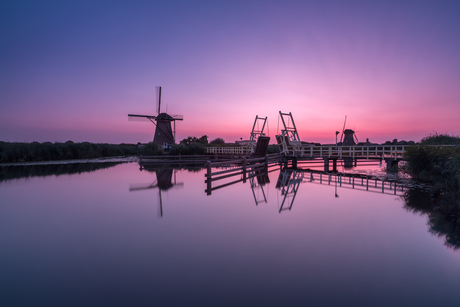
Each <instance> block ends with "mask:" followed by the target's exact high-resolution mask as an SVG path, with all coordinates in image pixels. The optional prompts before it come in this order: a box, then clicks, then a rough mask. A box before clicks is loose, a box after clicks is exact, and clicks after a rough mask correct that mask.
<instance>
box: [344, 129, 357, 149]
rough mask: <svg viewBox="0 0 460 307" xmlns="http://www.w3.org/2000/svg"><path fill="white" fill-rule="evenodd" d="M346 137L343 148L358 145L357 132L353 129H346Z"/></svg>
mask: <svg viewBox="0 0 460 307" xmlns="http://www.w3.org/2000/svg"><path fill="white" fill-rule="evenodd" d="M343 134H344V137H343V143H342V145H343V146H353V145H356V142H355V137H356V135H355V132H354V131H353V130H351V129H345V130H344V131H343Z"/></svg>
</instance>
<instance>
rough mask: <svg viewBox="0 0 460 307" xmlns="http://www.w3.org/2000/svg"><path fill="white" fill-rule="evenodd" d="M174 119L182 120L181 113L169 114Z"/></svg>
mask: <svg viewBox="0 0 460 307" xmlns="http://www.w3.org/2000/svg"><path fill="white" fill-rule="evenodd" d="M169 116H171V117H172V118H173V119H174V120H184V116H183V115H177V114H169Z"/></svg>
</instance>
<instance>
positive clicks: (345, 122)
mask: <svg viewBox="0 0 460 307" xmlns="http://www.w3.org/2000/svg"><path fill="white" fill-rule="evenodd" d="M346 124H347V116H346V115H345V121H344V122H343V128H342V136H340V142H342V139H343V132H344V131H345V125H346Z"/></svg>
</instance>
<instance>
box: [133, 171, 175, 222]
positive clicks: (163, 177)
mask: <svg viewBox="0 0 460 307" xmlns="http://www.w3.org/2000/svg"><path fill="white" fill-rule="evenodd" d="M144 169H145V170H147V171H149V172H155V174H156V177H157V179H156V180H155V181H154V182H152V183H150V184H148V183H147V184H131V185H130V186H129V191H130V192H133V191H140V190H149V189H158V205H159V206H158V210H159V212H158V213H159V216H161V217H163V201H162V198H161V191H168V190H169V189H172V188H176V187H183V185H184V183H182V182H179V183H178V182H176V170H175V169H173V168H159V169H148V168H144Z"/></svg>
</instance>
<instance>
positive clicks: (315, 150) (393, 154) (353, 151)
mask: <svg viewBox="0 0 460 307" xmlns="http://www.w3.org/2000/svg"><path fill="white" fill-rule="evenodd" d="M408 147H409V146H408V145H372V146H327V145H322V146H314V145H300V146H298V147H297V150H296V152H295V155H296V156H299V157H311V158H314V157H323V158H326V157H327V158H346V157H350V158H366V159H375V158H378V159H385V158H393V159H404V155H405V153H406V149H407V148H408Z"/></svg>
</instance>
